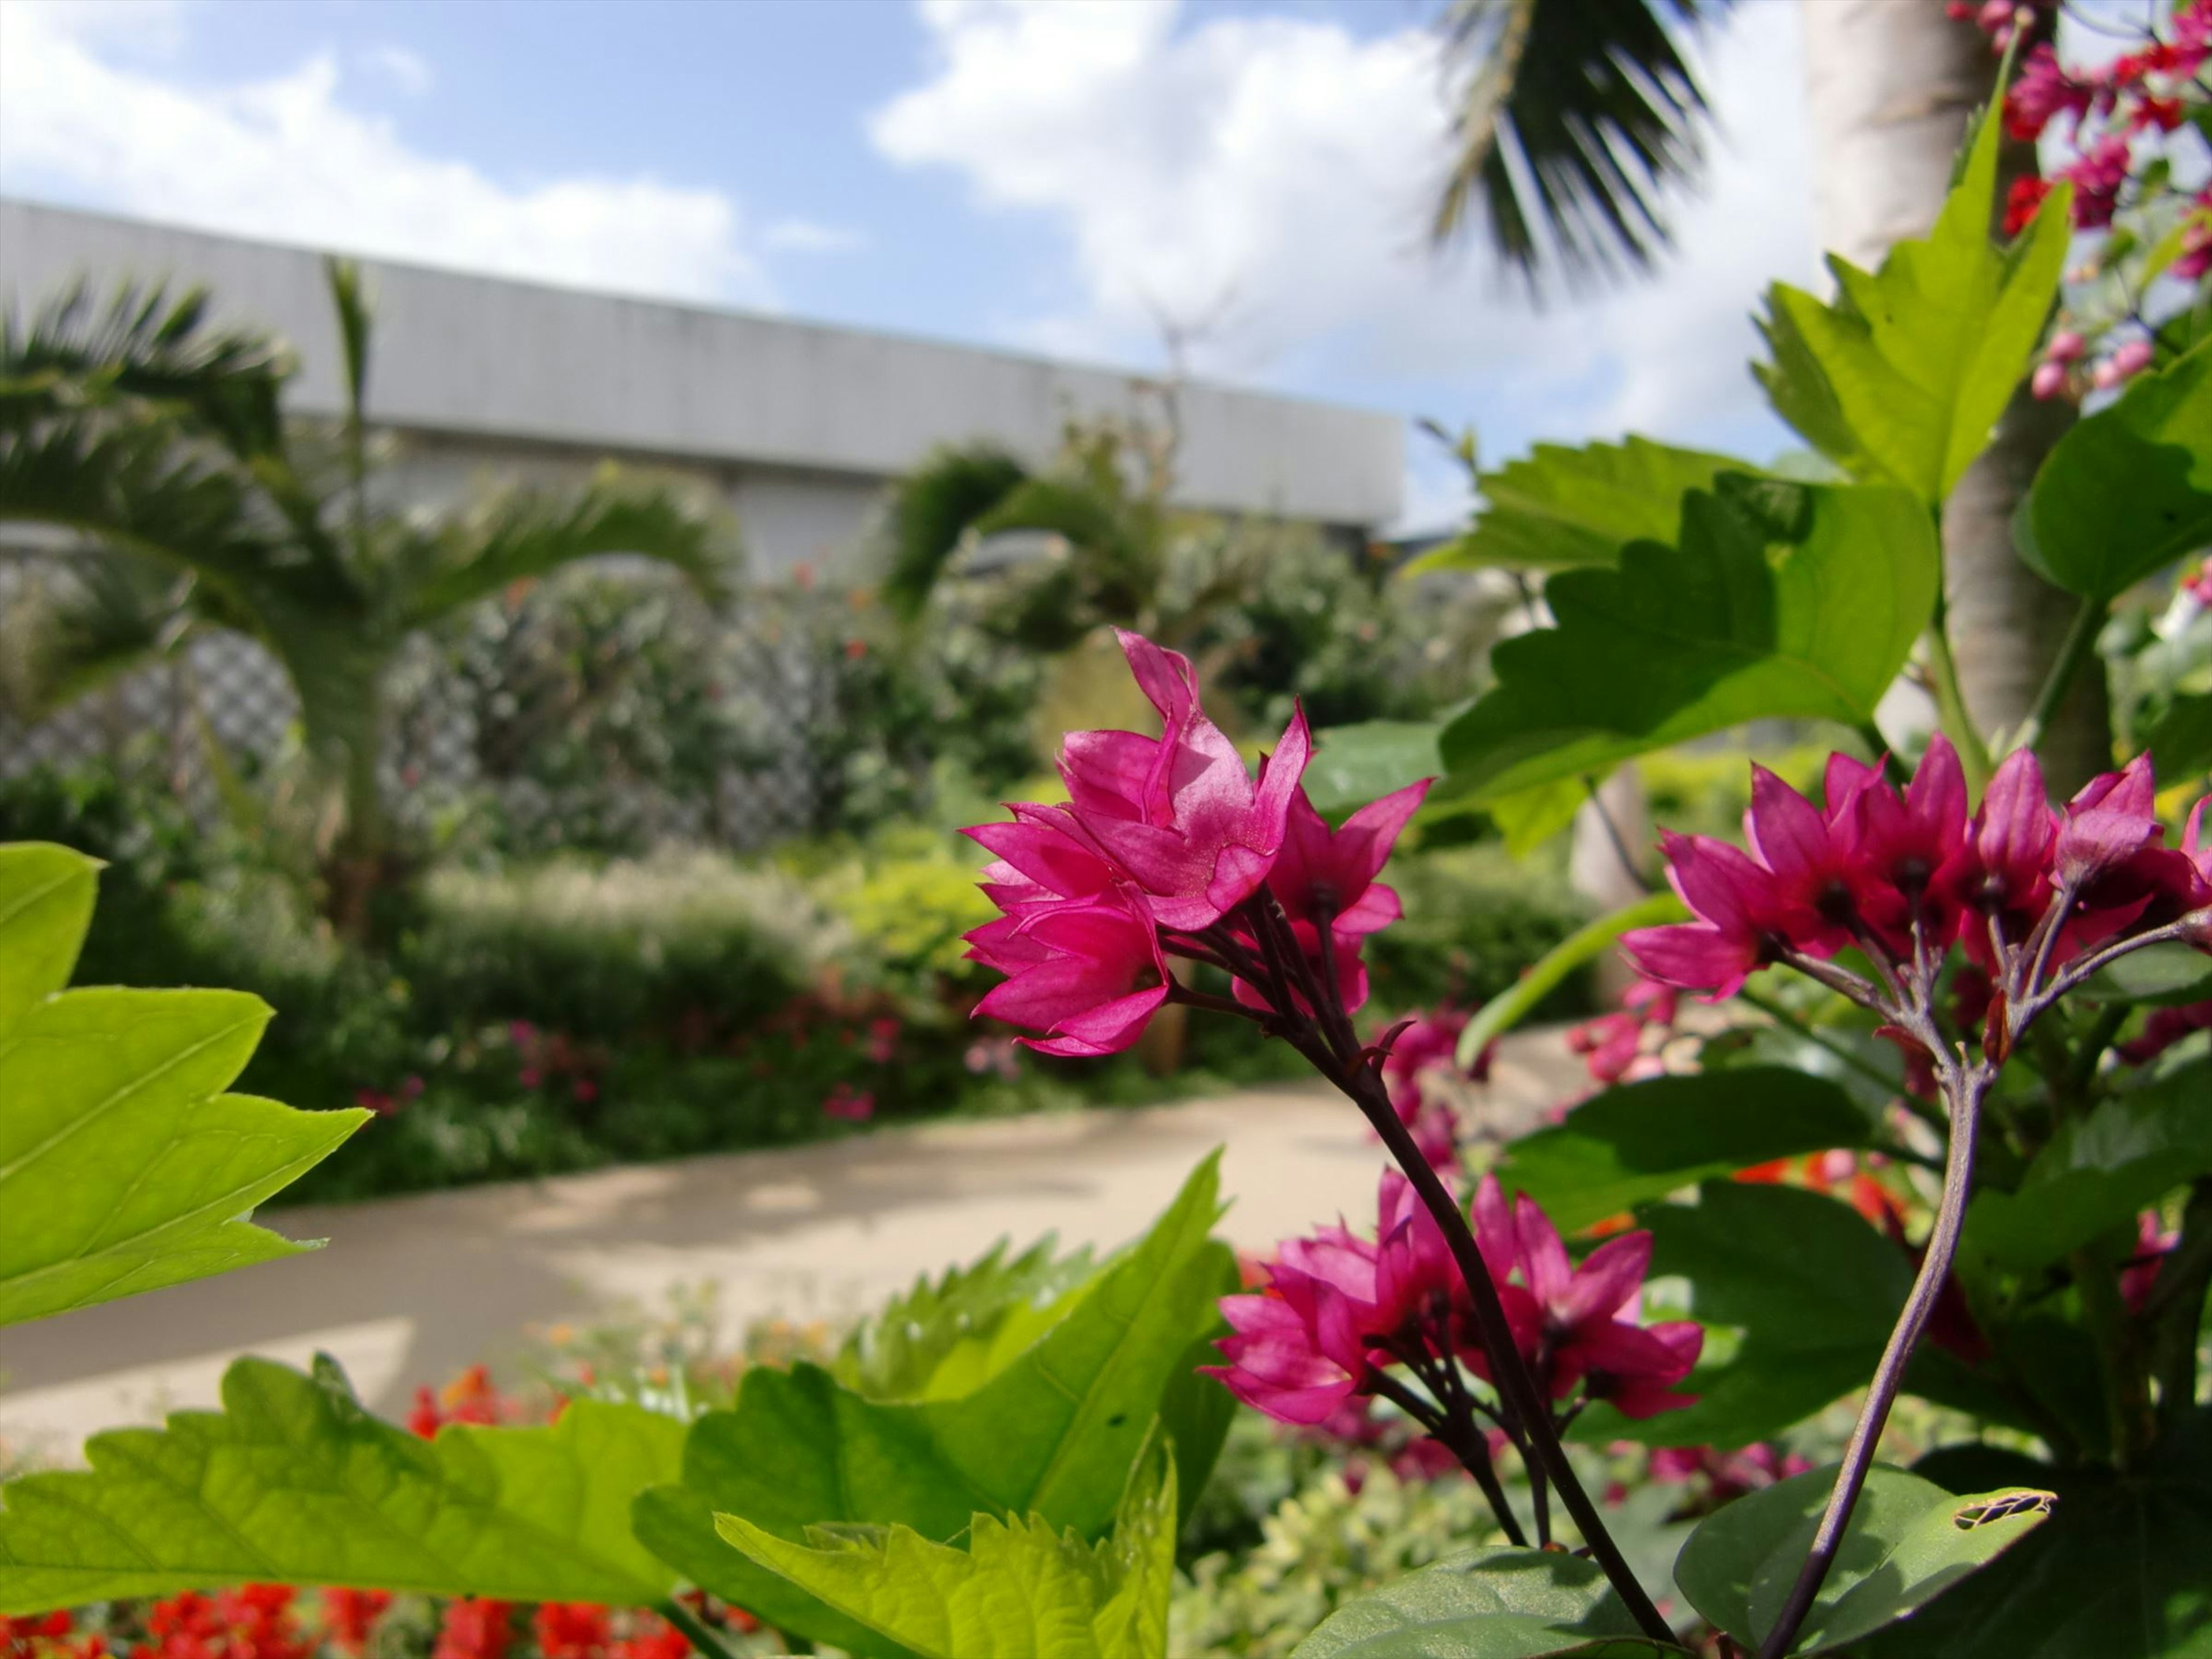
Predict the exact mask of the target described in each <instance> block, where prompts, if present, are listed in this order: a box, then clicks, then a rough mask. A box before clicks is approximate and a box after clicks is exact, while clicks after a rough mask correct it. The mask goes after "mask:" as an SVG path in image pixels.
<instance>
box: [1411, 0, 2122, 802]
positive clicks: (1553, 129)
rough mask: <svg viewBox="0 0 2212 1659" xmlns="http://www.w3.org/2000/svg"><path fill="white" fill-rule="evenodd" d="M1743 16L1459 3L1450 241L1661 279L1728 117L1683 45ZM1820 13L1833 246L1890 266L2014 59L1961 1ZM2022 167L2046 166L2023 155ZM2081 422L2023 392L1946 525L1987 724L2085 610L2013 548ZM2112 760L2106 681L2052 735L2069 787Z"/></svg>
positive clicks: (1965, 666)
mask: <svg viewBox="0 0 2212 1659" xmlns="http://www.w3.org/2000/svg"><path fill="white" fill-rule="evenodd" d="M1727 9H1729V0H1452V4H1451V6H1450V9H1449V12H1448V13H1447V14H1446V17H1445V20H1444V23H1443V33H1444V36H1445V39H1446V41H1447V43H1448V45H1449V49H1450V51H1451V53H1452V55H1453V57H1454V58H1455V59H1456V61H1457V62H1458V63H1460V64H1462V65H1464V66H1465V73H1464V75H1463V77H1462V85H1463V87H1464V91H1463V93H1462V95H1461V97H1460V100H1459V105H1458V109H1457V112H1456V115H1455V123H1454V131H1453V142H1454V151H1453V155H1452V158H1451V163H1450V167H1449V173H1448V176H1447V179H1446V183H1445V185H1444V188H1443V191H1442V192H1441V194H1440V196H1439V197H1438V200H1437V211H1436V215H1435V219H1434V224H1433V229H1434V233H1435V237H1436V240H1437V241H1438V242H1439V243H1443V242H1446V241H1449V240H1452V239H1454V238H1455V237H1457V236H1459V235H1462V234H1464V232H1465V231H1466V229H1467V228H1468V222H1469V220H1470V216H1471V215H1470V209H1471V207H1472V206H1473V205H1474V204H1476V203H1480V204H1481V206H1482V207H1483V209H1484V210H1485V215H1486V220H1487V222H1488V225H1489V229H1490V238H1491V240H1492V244H1493V246H1495V247H1496V249H1497V250H1498V253H1499V254H1500V256H1501V257H1502V258H1504V260H1505V261H1506V263H1507V264H1508V266H1509V267H1510V269H1513V270H1516V271H1518V272H1520V273H1521V274H1522V276H1524V277H1525V278H1526V279H1527V280H1528V282H1529V283H1530V284H1531V286H1532V287H1534V286H1535V285H1537V284H1538V283H1539V282H1540V281H1541V278H1542V277H1543V276H1546V275H1547V274H1549V273H1550V272H1551V271H1552V270H1553V267H1557V269H1558V270H1559V272H1560V273H1562V274H1564V275H1565V276H1566V277H1568V278H1569V279H1570V280H1573V279H1577V278H1580V277H1583V276H1590V275H1594V274H1603V273H1604V272H1607V271H1610V270H1620V268H1621V267H1623V266H1624V265H1626V267H1628V268H1629V269H1631V270H1639V269H1643V268H1645V267H1648V266H1649V265H1650V264H1651V263H1652V261H1653V259H1654V258H1655V256H1656V253H1657V252H1660V251H1661V250H1663V248H1664V247H1665V246H1666V244H1667V240H1668V226H1667V222H1666V218H1665V216H1664V212H1663V210H1662V206H1661V204H1659V202H1658V200H1657V197H1658V194H1659V192H1660V191H1661V190H1662V188H1663V187H1665V186H1667V185H1670V184H1675V183H1680V182H1682V181H1684V180H1686V179H1692V178H1693V177H1694V176H1695V175H1696V173H1697V170H1698V167H1699V155H1700V148H1701V143H1702V139H1703V136H1704V127H1705V122H1706V118H1707V117H1708V115H1709V110H1708V108H1707V105H1706V101H1705V94H1704V92H1703V90H1702V89H1701V88H1699V84H1698V82H1697V80H1696V77H1695V76H1694V75H1693V74H1692V71H1691V70H1690V67H1689V65H1688V64H1687V62H1686V60H1685V59H1684V58H1683V57H1682V55H1681V52H1680V47H1679V45H1678V38H1679V36H1680V34H1681V33H1682V32H1683V31H1685V30H1686V29H1690V28H1694V27H1699V26H1701V25H1704V24H1706V23H1709V22H1711V21H1715V20H1716V19H1717V18H1719V17H1720V16H1721V15H1723V14H1724V13H1725V12H1726V11H1727ZM2038 10H2039V12H2040V13H2043V14H2045V15H2044V21H2042V23H2041V24H2040V25H2039V27H2042V28H2045V29H2047V28H2048V27H2050V23H2049V18H2048V9H2045V8H2039V9H2038ZM1800 15H1801V16H1802V20H1803V28H1804V33H1805V46H1806V52H1805V57H1806V94H1807V100H1806V101H1807V107H1808V112H1809V115H1810V118H1811V122H1812V126H1813V137H1814V158H1815V166H1816V167H1817V169H1818V172H1817V175H1816V178H1815V181H1814V190H1815V195H1816V197H1817V206H1818V210H1819V213H1818V217H1819V222H1820V236H1821V240H1822V241H1823V242H1824V244H1825V245H1826V246H1828V247H1830V248H1832V249H1834V250H1836V251H1838V252H1841V253H1842V254H1843V255H1844V257H1845V258H1849V259H1850V260H1851V261H1852V262H1853V263H1854V264H1860V265H1863V266H1869V267H1870V266H1872V265H1873V264H1875V263H1877V262H1878V261H1879V260H1880V258H1881V255H1882V254H1883V252H1886V251H1887V248H1888V247H1889V246H1891V245H1892V244H1893V243H1894V242H1896V241H1899V240H1902V239H1904V238H1906V237H1910V236H1917V235H1921V234H1925V233H1926V231H1927V230H1928V228H1929V226H1931V225H1932V224H1933V223H1934V222H1935V219H1936V213H1937V211H1938V210H1939V209H1940V208H1941V207H1942V201H1943V197H1944V193H1945V191H1946V190H1947V189H1948V185H1949V183H1950V178H1951V167H1952V161H1953V158H1954V155H1956V154H1957V151H1958V149H1959V145H1960V140H1961V138H1962V137H1963V135H1964V133H1965V131H1966V121H1967V118H1968V117H1969V116H1970V115H1971V113H1972V111H1973V110H1974V109H1975V108H1976V107H1977V106H1979V105H1981V104H1983V103H1985V102H1986V101H1988V100H1989V99H1990V96H1991V95H1992V94H1993V93H1994V92H1995V90H1996V60H1995V59H1994V58H1993V57H1992V56H1991V54H1990V50H1989V44H1988V40H1987V38H1986V37H1985V36H1984V34H1983V33H1981V31H1980V30H1979V29H1978V28H1977V27H1975V26H1974V25H1973V24H1972V22H1971V21H1965V20H1962V19H1960V18H1956V17H1953V16H1951V15H1948V13H1947V11H1946V9H1945V8H1944V7H1943V5H1942V3H1940V0H1808V3H1807V4H1805V5H1803V6H1802V7H1801V8H1800ZM2029 44H2032V41H2023V42H2022V46H2023V48H2025V46H2027V45H2029ZM2008 164H2009V165H2010V166H2011V167H2015V168H2021V169H2025V168H2027V167H2032V166H2033V158H2032V156H2031V155H2029V154H2028V153H2027V148H2026V147H2025V146H2021V147H2018V148H2017V149H2016V151H2015V153H2013V154H2011V155H2009V156H2008ZM2002 194H2003V192H2002V189H2001V190H2000V191H1999V197H2000V199H2002ZM1539 226H1541V231H1542V234H1539V230H1538V227H1539ZM2068 419H2069V414H2068V411H2067V409H2066V407H2065V406H2064V405H2063V404H2035V403H2033V402H2032V400H2030V399H2028V398H2025V397H2021V398H2015V404H2014V407H2013V409H2012V410H2011V411H2009V412H2008V415H2007V416H2006V418H2005V420H2004V421H2003V422H2002V424H2001V425H2000V427H1999V428H1998V431H1997V435H1996V440H1995V441H1993V442H1992V444H1991V446H1990V449H1989V451H1988V452H1987V453H1985V454H1984V456H1983V457H1982V459H1981V460H1980V461H1979V462H1978V463H1977V464H1976V465H1975V467H1974V468H1973V470H1972V471H1970V472H1969V473H1968V474H1967V476H1966V478H1965V479H1964V480H1962V481H1961V483H1960V485H1959V487H1958V489H1957V490H1956V491H1955V492H1954V496H1953V498H1952V501H1951V502H1950V505H1949V507H1948V512H1947V514H1946V517H1945V521H1944V537H1943V540H1944V551H1945V557H1946V562H1947V574H1948V583H1949V586H1950V589H1951V596H1952V597H1951V611H1950V616H1951V629H1952V633H1953V636H1954V643H1955V647H1956V652H1957V656H1958V664H1959V673H1960V680H1961V682H1962V683H1963V686H1964V690H1965V693H1966V702H1967V704H1968V706H1969V708H1971V709H1972V712H1973V714H1974V715H1975V716H1976V718H1977V720H1978V722H1979V723H1980V724H1981V725H1982V726H1983V727H1984V729H1986V730H1994V729H1996V728H1999V727H2004V726H2016V725H2017V724H2018V723H2019V722H2020V721H2021V720H2023V719H2024V718H2025V717H2026V716H2027V714H2028V712H2029V710H2030V708H2032V707H2033V702H2034V698H2035V695H2036V690H2037V687H2038V686H2039V684H2040V679H2041V676H2042V673H2043V671H2044V667H2045V665H2046V664H2047V663H2048V662H2049V661H2050V660H2051V656H2052V654H2053V653H2054V651H2055V649H2056V647H2057V641H2058V638H2059V636H2060V635H2063V632H2064V630H2065V628H2066V626H2067V623H2068V622H2069V619H2070V617H2071V615H2072V612H2073V609H2074V605H2073V603H2072V601H2070V600H2069V599H2066V598H2065V596H2063V595H2062V594H2060V593H2059V592H2057V590H2056V589H2055V588H2052V587H2051V586H2049V585H2048V584H2046V583H2045V582H2044V581H2042V580H2040V579H2039V577H2037V576H2036V575H2035V574H2034V573H2033V571H2031V570H2030V569H2029V568H2027V565H2026V564H2025V563H2023V562H2021V560H2020V559H2019V558H2018V557H2017V556H2015V553H2014V550H2013V544H2012V532H2011V523H2012V515H2013V509H2014V507H2015V505H2016V504H2017V502H2018V501H2019V498H2020V495H2021V490H2022V489H2024V488H2025V486H2026V483H2027V480H2028V479H2029V478H2030V477H2033V475H2034V471H2035V468H2036V466H2037V465H2039V463H2040V461H2041V459H2042V458H2043V456H2044V455H2045V453H2048V451H2049V448H2050V446H2051V444H2052V443H2054V442H2056V441H2057V437H2058V435H2059V434H2060V433H2061V432H2062V431H2063V429H2064V427H2065V423H2066V422H2067V420H2068ZM2110 748H2111V743H2110V737H2109V726H2108V724H2107V721H2106V707H2105V692H2104V684H2103V677H2102V675H2101V674H2099V673H2087V674H2083V675H2081V677H2079V678H2078V680H2077V682H2076V690H2075V695H2074V696H2073V697H2072V699H2071V700H2070V702H2069V707H2068V708H2067V710H2066V711H2065V714H2064V715H2063V718H2062V720H2061V721H2060V723H2059V724H2058V725H2057V726H2056V727H2054V728H2053V730H2052V731H2051V733H2050V734H2049V739H2048V743H2047V745H2046V748H2045V755H2046V758H2047V759H2049V760H2050V762H2051V766H2052V770H2053V772H2054V775H2055V781H2065V780H2066V779H2067V778H2069V777H2086V776H2087V775H2088V774H2089V773H2090V772H2092V771H2093V770H2097V769H2100V768H2101V767H2102V766H2103V765H2104V764H2106V763H2108V762H2109V759H2110Z"/></svg>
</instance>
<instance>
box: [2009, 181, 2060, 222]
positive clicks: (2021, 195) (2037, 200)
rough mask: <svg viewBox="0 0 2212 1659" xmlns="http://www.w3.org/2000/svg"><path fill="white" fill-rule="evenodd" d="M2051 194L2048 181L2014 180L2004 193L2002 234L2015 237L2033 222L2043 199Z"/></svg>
mask: <svg viewBox="0 0 2212 1659" xmlns="http://www.w3.org/2000/svg"><path fill="white" fill-rule="evenodd" d="M2050 194H2051V180H2049V179H2036V178H2027V179H2014V180H2013V181H2012V187H2011V188H2010V189H2009V190H2008V191H2005V210H2004V234H2006V235H2008V236H2017V235H2019V234H2021V232H2022V231H2023V230H2026V229H2027V228H2028V226H2029V225H2030V224H2032V223H2033V222H2034V220H2035V216H2036V214H2037V212H2038V211H2039V210H2040V209H2041V208H2042V206H2043V201H2044V197H2046V196H2048V195H2050Z"/></svg>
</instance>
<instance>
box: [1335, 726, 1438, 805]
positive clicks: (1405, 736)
mask: <svg viewBox="0 0 2212 1659" xmlns="http://www.w3.org/2000/svg"><path fill="white" fill-rule="evenodd" d="M1442 730H1443V727H1442V726H1440V725H1438V724H1437V722H1435V721H1432V720H1363V721H1362V722H1360V723H1359V724H1358V725H1357V726H1331V727H1330V728H1329V729H1328V730H1327V731H1325V732H1321V733H1319V734H1318V738H1317V744H1316V748H1315V750H1314V757H1313V760H1312V762H1311V763H1310V764H1309V765H1308V766H1307V768H1306V773H1305V778H1304V783H1305V791H1306V795H1307V797H1308V798H1309V799H1310V800H1311V801H1312V802H1313V804H1314V810H1315V811H1317V812H1319V813H1320V814H1321V815H1322V817H1326V818H1329V819H1332V820H1334V819H1337V818H1340V817H1343V816H1344V815H1345V814H1346V813H1348V812H1352V811H1356V810H1357V809H1358V808H1359V807H1362V806H1364V805H1366V804H1367V803H1368V802H1369V801H1370V800H1373V799H1376V797H1377V796H1380V795H1387V794H1389V793H1390V792H1391V791H1392V790H1394V789H1403V788H1404V787H1406V786H1407V784H1409V783H1416V782H1419V781H1420V780H1421V779H1423V778H1433V777H1436V776H1437V775H1439V774H1441V773H1442V772H1443V769H1444V764H1443V760H1442V759H1441V758H1439V757H1438V756H1437V733H1438V732H1440V731H1442Z"/></svg>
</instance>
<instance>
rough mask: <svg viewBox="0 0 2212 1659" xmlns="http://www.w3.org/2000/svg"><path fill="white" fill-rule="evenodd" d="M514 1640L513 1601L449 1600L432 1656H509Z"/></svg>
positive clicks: (498, 1658)
mask: <svg viewBox="0 0 2212 1659" xmlns="http://www.w3.org/2000/svg"><path fill="white" fill-rule="evenodd" d="M513 1642H514V1604H513V1602H512V1601H477V1600H475V1599H473V1598H471V1599H469V1600H465V1601H448V1602H447V1603H446V1612H445V1616H444V1618H443V1619H441V1620H440V1621H439V1625H438V1640H437V1644H436V1645H435V1646H434V1647H433V1648H432V1649H431V1650H430V1659H507V1649H508V1648H509V1647H511V1646H512V1645H513Z"/></svg>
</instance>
